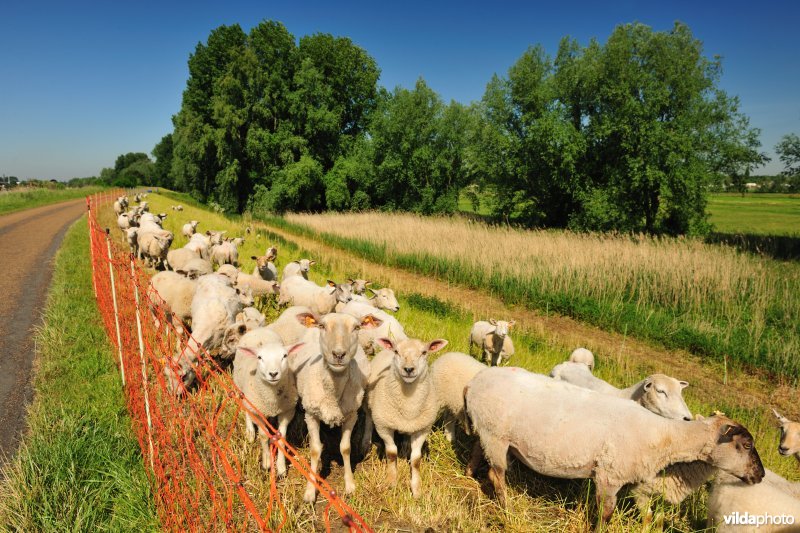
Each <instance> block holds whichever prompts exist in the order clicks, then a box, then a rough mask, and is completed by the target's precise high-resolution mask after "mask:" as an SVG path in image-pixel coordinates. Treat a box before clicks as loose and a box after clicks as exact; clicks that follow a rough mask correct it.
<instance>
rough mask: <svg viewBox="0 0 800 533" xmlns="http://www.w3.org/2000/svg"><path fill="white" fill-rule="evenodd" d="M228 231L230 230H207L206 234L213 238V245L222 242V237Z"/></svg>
mask: <svg viewBox="0 0 800 533" xmlns="http://www.w3.org/2000/svg"><path fill="white" fill-rule="evenodd" d="M226 233H228V230H225V231H212V230H208V231H206V236H207V237H208V238H209V239H210V240H211V245H215V244H222V237H223V235H225V234H226Z"/></svg>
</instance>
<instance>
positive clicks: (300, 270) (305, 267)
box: [281, 259, 317, 281]
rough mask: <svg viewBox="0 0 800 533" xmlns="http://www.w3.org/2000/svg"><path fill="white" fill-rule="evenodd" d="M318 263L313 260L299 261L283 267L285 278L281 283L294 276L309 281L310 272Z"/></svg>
mask: <svg viewBox="0 0 800 533" xmlns="http://www.w3.org/2000/svg"><path fill="white" fill-rule="evenodd" d="M316 263H317V262H316V261H312V260H311V259H300V260H299V261H292V262H291V263H289V264H287V265H286V266H285V267H283V277H282V278H281V281H286V279H287V278H290V277H292V276H302V277H303V279H308V271H309V270H310V269H311V267H312V266H314V265H315V264H316Z"/></svg>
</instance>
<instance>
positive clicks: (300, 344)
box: [286, 342, 306, 355]
mask: <svg viewBox="0 0 800 533" xmlns="http://www.w3.org/2000/svg"><path fill="white" fill-rule="evenodd" d="M305 345H306V343H304V342H298V343H297V344H295V345H293V346H290V347H289V349H288V350H286V353H288V354H289V355H292V354H293V353H296V352H298V351H299V350H300V348H302V347H303V346H305Z"/></svg>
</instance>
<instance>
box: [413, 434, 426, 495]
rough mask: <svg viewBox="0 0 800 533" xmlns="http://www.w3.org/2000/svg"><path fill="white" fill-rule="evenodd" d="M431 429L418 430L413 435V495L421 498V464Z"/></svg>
mask: <svg viewBox="0 0 800 533" xmlns="http://www.w3.org/2000/svg"><path fill="white" fill-rule="evenodd" d="M428 432H429V430H427V429H426V430H423V431H417V432H416V433H413V434H412V435H411V495H412V496H414V497H415V498H419V496H420V494H421V491H420V488H421V485H422V480H421V479H420V473H419V466H420V464H421V463H422V446H423V445H424V444H425V439H426V438H428Z"/></svg>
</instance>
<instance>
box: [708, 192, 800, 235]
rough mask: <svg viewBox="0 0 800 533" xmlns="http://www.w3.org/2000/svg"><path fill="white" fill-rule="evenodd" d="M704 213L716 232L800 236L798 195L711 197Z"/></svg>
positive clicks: (759, 194)
mask: <svg viewBox="0 0 800 533" xmlns="http://www.w3.org/2000/svg"><path fill="white" fill-rule="evenodd" d="M708 213H709V215H710V221H711V223H712V224H713V225H714V229H715V230H716V231H718V232H720V233H745V234H751V235H789V236H798V237H800V195H798V194H769V193H758V194H752V193H748V194H746V195H745V196H744V197H742V196H741V195H740V194H734V193H724V194H712V195H710V197H709V199H708Z"/></svg>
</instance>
